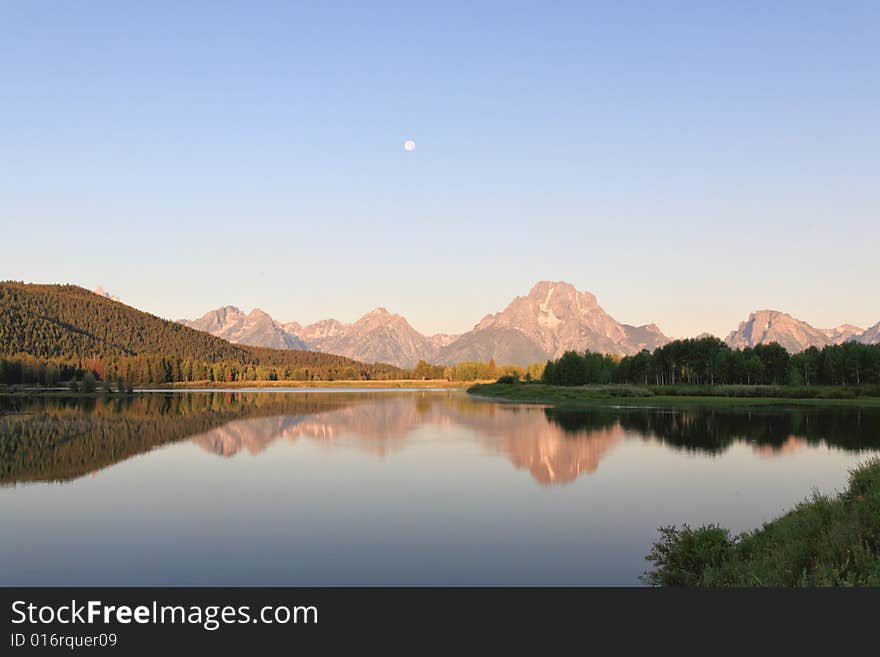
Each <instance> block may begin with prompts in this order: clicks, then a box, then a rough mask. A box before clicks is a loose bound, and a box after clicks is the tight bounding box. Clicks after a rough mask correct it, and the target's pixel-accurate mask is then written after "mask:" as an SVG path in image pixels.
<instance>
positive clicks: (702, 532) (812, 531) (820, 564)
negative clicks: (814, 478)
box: [643, 460, 880, 586]
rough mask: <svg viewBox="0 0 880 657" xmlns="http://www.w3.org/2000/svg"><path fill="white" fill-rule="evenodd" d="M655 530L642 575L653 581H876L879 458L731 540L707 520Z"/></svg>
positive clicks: (879, 571)
mask: <svg viewBox="0 0 880 657" xmlns="http://www.w3.org/2000/svg"><path fill="white" fill-rule="evenodd" d="M660 531H661V535H662V536H661V539H660V541H659V542H658V543H656V544H655V545H654V548H653V549H652V550H651V553H650V554H649V555H648V557H647V558H648V560H650V561H651V562H652V563H653V564H654V568H653V569H652V570H650V571H648V572H647V573H645V575H644V576H643V579H644V580H645V581H646V582H647V583H649V584H652V585H655V586H880V460H874V461H871V462H869V463H866V464H864V465H863V466H861V467H860V468H858V469H856V470H855V471H853V472H852V473H851V474H850V481H849V487H848V489H847V491H846V492H844V493H843V494H842V495H840V496H839V497H837V498H829V497H826V496H823V495H814V496H813V498H812V499H810V500H807V501H804V502H802V503H801V504H799V505H798V506H797V507H796V508H795V509H794V510H793V511H791V512H789V513H787V514H786V515H784V516H782V517H781V518H779V519H777V520H774V521H773V522H770V523H766V524H765V525H764V526H763V527H762V528H761V529H758V530H755V531H752V532H747V533H745V534H742V535H740V536H738V537H737V538H735V539H733V540H731V539H729V537H728V536H729V534H728V532H727V530H724V529H720V528H718V527H716V526H714V525H710V526H707V527H702V528H699V529H691V528H689V527H687V526H685V527H683V528H681V529H678V528H676V527H667V528H663V529H661V530H660Z"/></svg>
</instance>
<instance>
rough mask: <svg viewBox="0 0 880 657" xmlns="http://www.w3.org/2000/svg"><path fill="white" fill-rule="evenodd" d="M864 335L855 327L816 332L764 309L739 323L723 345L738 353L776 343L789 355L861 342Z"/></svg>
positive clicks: (782, 314) (785, 316)
mask: <svg viewBox="0 0 880 657" xmlns="http://www.w3.org/2000/svg"><path fill="white" fill-rule="evenodd" d="M864 333H865V331H864V330H863V329H861V328H859V327H858V326H854V325H852V324H841V325H840V326H837V327H835V328H833V329H823V328H816V327H814V326H812V325H810V324H808V323H807V322H805V321H803V320H800V319H797V318H796V317H793V316H792V315H789V314H788V313H786V312H782V311H781V310H772V309H763V310H755V311H753V312H751V313H749V317H748V319H747V320H746V321H744V322H740V323H739V326H738V327H737V329H736V330H735V331H731V332H730V334H729V335H728V336H727V338H725V340H724V341H725V342H726V343H727V344H728V345H729V346H731V347H733V348H735V349H736V348H742V347H755V346H757V345H759V344H768V343H770V342H777V343H779V344H781V345H782V346H783V347H785V348H786V349H787V350H788V351H789V352H791V353H797V352H800V351H803V350H804V349H808V348H809V347H819V348H821V347H824V346H826V345H829V344H841V343H843V342H846V341H848V340H860V339H861V336H862V335H864Z"/></svg>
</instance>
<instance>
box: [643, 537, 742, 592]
mask: <svg viewBox="0 0 880 657" xmlns="http://www.w3.org/2000/svg"><path fill="white" fill-rule="evenodd" d="M660 535H661V536H662V538H661V539H660V541H659V542H657V543H655V544H654V548H653V549H652V550H651V553H650V554H649V555H648V557H647V558H648V560H650V561H651V562H653V563H654V566H655V569H654V570H651V571H648V572H647V573H646V574H645V576H644V578H643V579H644V581H645V582H646V583H648V584H650V585H652V586H698V585H699V584H700V578H701V576H702V574H703V573H704V572H706V571H707V570H714V569H718V568H720V567H722V566H723V564H724V563H725V561H727V559H729V558H730V547H731V544H732V542H731V540H730V532H729V531H728V530H727V529H722V528H721V527H718V526H716V525H706V526H705V527H700V528H698V529H691V528H690V527H688V526H687V525H684V526H683V527H682V528H681V529H679V528H678V527H676V526H675V525H673V526H671V527H661V528H660Z"/></svg>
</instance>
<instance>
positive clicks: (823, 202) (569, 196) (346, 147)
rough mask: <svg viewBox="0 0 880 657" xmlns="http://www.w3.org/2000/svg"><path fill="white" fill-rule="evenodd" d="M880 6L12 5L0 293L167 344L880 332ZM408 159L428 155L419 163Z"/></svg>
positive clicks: (0, 15)
mask: <svg viewBox="0 0 880 657" xmlns="http://www.w3.org/2000/svg"><path fill="white" fill-rule="evenodd" d="M878 19H880V5H877V4H876V3H868V2H865V3H859V2H852V3H843V4H836V5H833V6H829V5H822V4H819V3H798V4H797V5H793V6H789V7H783V6H761V5H754V6H748V7H746V6H741V7H735V8H733V7H709V6H706V5H701V4H697V5H694V6H687V7H685V6H681V7H676V8H671V7H661V6H651V5H646V6H637V5H634V4H630V3H608V4H606V5H595V6H591V7H585V6H583V5H582V4H581V3H563V4H560V5H557V6H554V7H552V8H550V7H545V6H538V5H533V6H529V5H525V4H519V3H504V4H503V5H502V4H491V3H487V4H482V5H480V6H476V7H474V6H468V7H450V6H446V5H444V6H437V7H390V6H384V7H379V6H373V7H365V6H364V7H359V6H356V5H354V6H348V7H346V8H345V11H339V10H338V9H337V8H333V7H292V6H289V5H288V4H287V3H272V2H270V3H265V4H261V5H260V11H255V10H254V9H253V8H252V7H251V6H250V5H245V4H243V3H242V4H231V5H222V6H220V5H217V4H216V3H207V2H196V3H187V4H186V5H185V6H181V5H180V4H179V3H167V2H157V3H150V4H149V5H142V6H137V5H130V4H126V5H118V4H116V3H110V2H94V3H87V4H85V5H81V6H80V5H77V6H74V5H68V6H65V5H57V4H55V3H53V4H51V5H50V4H48V3H44V2H29V3H7V4H6V5H4V6H3V7H2V8H0V53H2V54H3V55H4V56H3V57H2V58H0V75H2V77H3V80H4V83H5V84H4V90H5V92H6V93H5V97H4V101H3V103H2V105H0V118H2V119H3V120H2V122H0V148H2V150H3V153H4V157H3V160H2V163H0V227H2V232H3V236H4V242H5V243H6V244H7V245H11V248H10V247H7V249H5V250H4V257H3V259H2V262H0V279H4V280H5V279H13V280H25V281H38V282H46V283H64V282H70V283H76V284H78V285H82V286H83V287H87V288H89V289H92V288H94V287H96V286H98V285H102V286H103V287H104V288H105V289H106V290H107V291H109V292H110V293H112V294H114V295H117V296H119V297H121V299H122V300H123V301H124V302H125V303H127V304H129V305H132V306H134V307H137V308H140V309H143V310H146V311H148V312H151V313H153V314H156V315H159V316H161V317H166V318H169V319H180V318H189V319H192V318H195V317H199V316H201V315H202V314H204V313H205V312H207V311H209V310H211V309H214V308H216V307H219V306H222V305H236V306H239V307H240V308H242V309H243V310H248V311H249V310H251V309H252V308H254V307H259V308H262V309H263V310H265V311H266V312H268V313H269V314H270V315H272V316H273V317H274V318H275V319H278V320H279V321H283V322H289V321H297V322H300V323H303V324H308V323H311V322H314V321H317V320H320V319H324V318H327V317H334V318H336V319H338V320H340V321H344V322H351V321H354V320H356V319H357V318H358V317H360V316H361V315H363V314H364V313H366V312H368V311H370V310H372V309H373V308H375V307H378V306H384V307H386V308H388V309H389V310H390V311H392V312H396V313H399V314H401V315H403V316H405V317H406V318H407V320H408V321H409V322H410V323H411V324H412V325H413V327H414V328H416V329H417V330H418V331H420V332H422V333H425V334H434V333H461V332H464V331H467V330H469V329H470V328H471V327H472V326H473V325H474V324H475V323H477V322H478V321H479V320H480V319H481V318H482V317H483V316H485V315H486V314H487V313H494V312H498V311H500V310H502V309H503V308H504V307H505V306H506V305H507V304H508V303H509V302H510V301H511V300H512V299H513V298H514V297H515V296H518V295H524V294H526V293H528V291H529V289H530V288H531V287H532V285H534V284H535V283H536V282H537V281H539V280H557V281H558V280H563V281H567V282H570V283H572V284H573V285H575V286H576V287H577V288H578V289H579V290H588V291H590V292H592V293H593V294H595V295H596V297H597V299H598V301H599V303H600V304H601V305H602V307H603V308H604V309H605V310H606V311H607V312H608V313H609V314H611V315H612V316H613V317H615V318H616V319H617V320H619V321H621V322H624V323H628V324H634V325H640V324H646V323H652V322H653V323H656V324H657V325H658V326H659V327H660V329H661V330H662V331H663V332H664V333H665V334H666V335H668V336H670V337H690V336H694V335H697V334H699V333H702V332H704V331H706V332H710V333H713V334H715V335H718V336H720V337H722V338H723V337H724V336H725V335H727V333H728V332H729V331H731V330H733V329H734V328H736V326H737V325H738V323H739V322H741V321H743V320H744V319H746V318H747V317H748V314H749V313H750V312H752V311H754V310H757V309H762V308H772V309H776V310H780V311H783V312H786V313H789V314H791V315H792V316H794V317H796V318H798V319H801V320H804V321H806V322H808V323H810V324H812V325H813V326H816V327H820V328H831V327H835V326H838V325H840V324H843V323H851V324H856V325H858V326H861V327H863V328H867V327H869V326H871V325H873V324H876V323H877V322H878V321H880V305H878V304H877V302H876V298H875V295H874V296H872V295H870V294H869V295H865V293H864V290H865V289H868V290H870V289H873V288H875V287H876V285H877V284H878V283H880V258H877V255H876V246H875V242H876V239H872V238H871V235H873V234H874V233H875V232H876V224H877V218H878V214H880V186H878V185H877V180H878V179H880V122H878V121H877V116H878V115H880V86H878V85H877V80H878V79H880V48H878V46H877V42H876V25H877V24H878ZM410 139H411V140H414V142H415V149H414V150H411V151H407V150H405V149H404V142H405V141H406V140H410Z"/></svg>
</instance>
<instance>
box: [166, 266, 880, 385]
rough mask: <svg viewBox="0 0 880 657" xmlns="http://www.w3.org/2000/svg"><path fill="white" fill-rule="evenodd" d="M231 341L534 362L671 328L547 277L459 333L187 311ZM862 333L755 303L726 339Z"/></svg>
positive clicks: (870, 337)
mask: <svg viewBox="0 0 880 657" xmlns="http://www.w3.org/2000/svg"><path fill="white" fill-rule="evenodd" d="M179 321H180V323H182V324H185V325H186V326H189V327H191V328H195V329H198V330H201V331H206V332H208V333H211V334H213V335H215V336H218V337H222V338H224V339H226V340H229V341H231V342H236V343H240V344H245V345H252V346H266V347H274V348H276V349H308V350H315V351H321V352H325V353H331V354H338V355H341V356H346V357H348V358H353V359H355V360H359V361H363V362H384V363H390V364H393V365H397V366H399V367H406V368H411V367H413V366H414V365H415V364H416V362H418V361H419V360H425V361H428V362H430V363H436V364H453V363H458V362H462V361H471V360H481V361H484V362H485V361H488V360H489V359H492V358H494V359H495V361H496V362H497V363H499V364H501V363H503V364H509V365H529V364H531V363H538V362H544V361H546V360H548V359H551V358H558V357H559V356H561V355H562V353H564V352H565V351H567V350H570V349H573V350H576V351H584V350H587V349H589V350H590V351H593V352H600V353H607V354H614V355H618V356H623V355H628V354H635V353H638V352H639V351H641V350H642V349H648V350H649V351H653V350H654V349H656V348H657V347H660V346H662V345H664V344H666V343H667V342H669V338H668V337H667V336H666V335H664V334H663V332H662V331H661V330H660V329H659V328H658V327H657V326H656V325H655V324H646V325H642V326H633V325H630V324H623V323H621V322H619V321H617V320H616V319H615V318H614V317H612V316H611V315H609V314H608V313H607V312H605V310H604V309H603V308H602V307H601V306H600V305H599V303H598V301H597V300H596V297H595V296H594V295H593V294H591V293H589V292H586V291H583V292H582V291H579V290H577V289H576V288H575V286H574V285H572V284H571V283H566V282H563V281H557V282H553V281H541V282H539V283H537V284H536V285H535V286H534V287H532V289H531V290H530V291H529V293H528V294H527V295H525V296H519V297H516V298H515V299H513V301H511V302H510V304H508V306H507V307H506V308H504V310H502V311H501V312H498V313H494V314H489V315H486V316H485V317H484V318H483V319H482V320H480V321H479V322H478V323H477V324H476V325H475V326H474V327H473V328H472V329H471V330H470V331H467V332H466V333H463V334H461V335H447V334H438V335H423V334H422V333H420V332H419V331H417V330H416V329H415V328H413V327H412V325H410V323H409V322H408V321H407V320H406V318H405V317H403V316H402V315H398V314H394V313H391V312H389V311H388V310H386V309H385V308H376V309H375V310H373V311H371V312H369V313H367V314H366V315H364V316H363V317H361V318H360V319H358V320H357V321H356V322H354V323H351V324H345V323H343V322H340V321H338V320H336V319H325V320H321V321H319V322H315V323H314V324H308V325H305V326H303V325H301V324H299V323H297V322H288V323H281V322H279V321H277V320H275V319H273V318H272V317H270V316H269V315H268V314H267V313H265V312H263V311H262V310H260V309H255V310H253V311H251V312H250V313H249V314H245V313H244V312H242V311H241V310H239V309H238V308H237V307H235V306H224V307H222V308H218V309H216V310H212V311H210V312H208V313H206V314H205V315H203V316H202V317H200V318H199V319H196V320H179ZM847 340H857V341H860V342H864V343H866V344H874V343H877V342H880V322H878V324H876V325H875V326H873V327H871V328H869V329H867V330H865V329H862V328H860V327H858V326H853V325H850V324H842V325H841V326H838V327H836V328H833V329H818V328H815V327H813V326H811V325H810V324H807V323H806V322H804V321H801V320H798V319H795V318H794V317H792V316H791V315H788V314H786V313H783V312H779V311H776V310H759V311H755V312H753V313H751V314H750V315H749V317H748V319H747V320H746V321H744V322H741V323H740V324H739V326H738V327H737V329H736V330H734V331H731V333H730V334H729V335H728V336H727V338H726V339H725V342H726V343H727V344H728V345H729V346H731V347H733V348H742V347H754V346H755V345H758V344H767V343H769V342H778V343H779V344H781V345H782V346H783V347H785V348H786V349H787V350H789V351H790V352H792V353H796V352H799V351H803V350H804V349H806V348H808V347H811V346H815V347H820V348H821V347H823V346H825V345H828V344H839V343H842V342H846V341H847Z"/></svg>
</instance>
